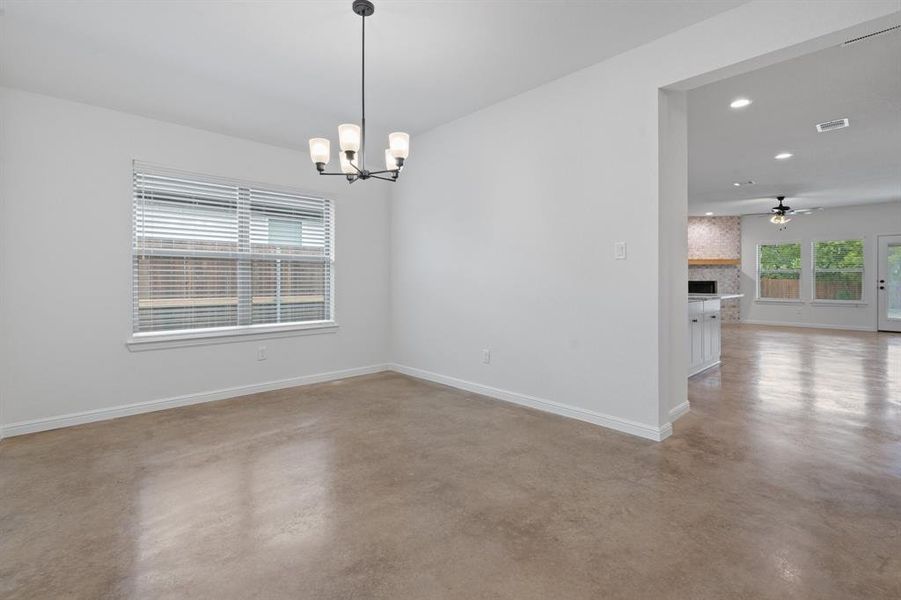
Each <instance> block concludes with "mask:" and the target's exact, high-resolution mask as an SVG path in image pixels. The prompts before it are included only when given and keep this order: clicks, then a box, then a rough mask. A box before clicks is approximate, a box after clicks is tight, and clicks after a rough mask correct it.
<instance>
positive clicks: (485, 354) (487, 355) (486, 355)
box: [482, 348, 491, 365]
mask: <svg viewBox="0 0 901 600" xmlns="http://www.w3.org/2000/svg"><path fill="white" fill-rule="evenodd" d="M482 363H484V364H486V365H487V364H490V363H491V350H489V349H488V348H483V349H482Z"/></svg>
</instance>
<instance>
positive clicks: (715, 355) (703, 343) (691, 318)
mask: <svg viewBox="0 0 901 600" xmlns="http://www.w3.org/2000/svg"><path fill="white" fill-rule="evenodd" d="M688 340H689V341H688V350H689V360H688V375H689V377H690V376H692V375H694V374H695V373H700V372H701V371H703V370H704V369H708V368H710V367H712V366H714V365H716V364H718V363H719V362H720V341H721V336H720V301H719V300H718V299H717V300H704V301H696V302H689V303H688Z"/></svg>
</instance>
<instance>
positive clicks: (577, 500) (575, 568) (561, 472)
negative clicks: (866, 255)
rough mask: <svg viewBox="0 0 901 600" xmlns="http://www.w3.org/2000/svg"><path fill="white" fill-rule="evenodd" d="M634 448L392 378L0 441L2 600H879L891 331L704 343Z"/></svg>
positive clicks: (895, 373)
mask: <svg viewBox="0 0 901 600" xmlns="http://www.w3.org/2000/svg"><path fill="white" fill-rule="evenodd" d="M724 338H725V339H724V358H723V360H724V365H723V367H722V368H721V369H714V370H712V371H709V372H707V373H705V374H702V375H700V376H697V377H695V378H693V379H692V380H691V382H690V397H691V401H692V412H691V413H689V414H688V415H686V416H684V417H683V418H682V419H681V420H680V421H679V422H678V423H676V426H675V435H673V436H672V437H671V438H669V439H668V440H666V441H665V442H663V443H660V444H655V443H653V442H648V441H645V440H641V439H638V438H634V437H630V436H628V435H624V434H620V433H617V432H614V431H609V430H605V429H602V428H599V427H595V426H592V425H589V424H586V423H581V422H578V421H572V420H568V419H565V418H560V417H556V416H552V415H547V414H543V413H540V412H536V411H532V410H528V409H525V408H520V407H517V406H513V405H510V404H505V403H503V402H499V401H495V400H491V399H488V398H484V397H481V396H477V395H474V394H468V393H464V392H460V391H457V390H453V389H450V388H446V387H442V386H439V385H433V384H430V383H425V382H422V381H417V380H414V379H410V378H407V377H403V376H401V375H396V374H379V375H373V376H367V377H360V378H356V379H350V380H345V381H341V382H335V383H328V384H321V385H315V386H309V387H305V388H295V389H291V390H284V391H279V392H271V393H265V394H258V395H256V396H253V397H245V398H240V399H235V400H228V401H223V402H217V403H212V404H206V405H198V406H193V407H188V408H181V409H176V410H170V411H165V412H159V413H153V414H148V415H141V416H136V417H129V418H124V419H119V420H116V421H108V422H105V423H97V424H92V425H85V426H80V427H74V428H70V429H65V430H58V431H52V432H45V433H40V434H35V435H30V436H23V437H19V438H12V439H7V440H4V441H3V442H2V443H0V597H3V598H42V599H43V598H86V599H87V598H90V599H95V598H154V599H156V598H211V599H213V598H214V599H230V598H240V599H249V598H292V599H297V598H304V599H306V598H309V599H317V600H319V599H323V600H326V599H342V600H344V599H351V598H366V599H371V598H390V599H407V598H409V599H430V598H436V599H446V598H455V599H478V598H491V599H505V598H509V599H516V600H529V599H537V598H541V599H561V600H570V599H573V600H578V599H589V598H591V599H601V598H603V599H617V598H637V599H655V598H679V599H705V598H715V599H728V600H736V599H765V598H773V599H776V598H778V599H787V598H798V599H800V598H804V599H808V598H809V599H817V600H822V599H830V598H836V599H841V600H849V599H854V598H861V599H864V598H866V599H878V598H894V599H897V598H901V336H899V335H889V334H878V335H877V334H862V333H861V334H858V333H844V332H826V331H814V330H792V329H776V328H763V327H751V326H733V327H727V328H726V329H725V333H724Z"/></svg>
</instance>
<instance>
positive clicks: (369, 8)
mask: <svg viewBox="0 0 901 600" xmlns="http://www.w3.org/2000/svg"><path fill="white" fill-rule="evenodd" d="M353 11H354V12H355V13H356V14H358V15H360V17H362V20H363V43H362V49H363V51H362V55H361V57H362V58H361V63H362V80H361V83H360V104H361V105H362V116H361V119H360V125H355V124H353V123H344V124H343V125H338V144H339V145H340V146H341V152H339V153H338V158H339V159H340V161H341V172H340V173H327V172H326V170H325V166H326V165H327V164H328V162H329V158H331V143H330V142H329V140H327V139H326V138H313V139H311V140H310V158H311V159H312V160H313V163H314V164H315V165H316V170H317V171H319V174H320V175H340V176H343V177H346V178H347V181H349V182H350V183H353V182H354V181H356V180H358V179H370V178H371V179H382V180H384V181H397V178H398V176H399V175H400V171H401V169H403V168H404V160H406V158H407V156H408V155H409V154H410V135H409V134H407V133H403V132H402V131H396V132H394V133H392V134H390V135H389V136H388V148H386V149H385V168H384V169H383V170H380V171H370V170H369V169H367V168H366V17H368V16H370V15H372V13H374V12H375V5H374V4H373V3H372V2H370V1H369V0H354V3H353Z"/></svg>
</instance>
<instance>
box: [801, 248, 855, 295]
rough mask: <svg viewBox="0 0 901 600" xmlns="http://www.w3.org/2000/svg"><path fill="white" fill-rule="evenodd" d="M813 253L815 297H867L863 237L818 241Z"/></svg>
mask: <svg viewBox="0 0 901 600" xmlns="http://www.w3.org/2000/svg"><path fill="white" fill-rule="evenodd" d="M813 256H814V298H815V299H817V300H860V299H861V298H862V297H863V263H864V258H863V240H842V241H830V242H815V243H814V244H813Z"/></svg>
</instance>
